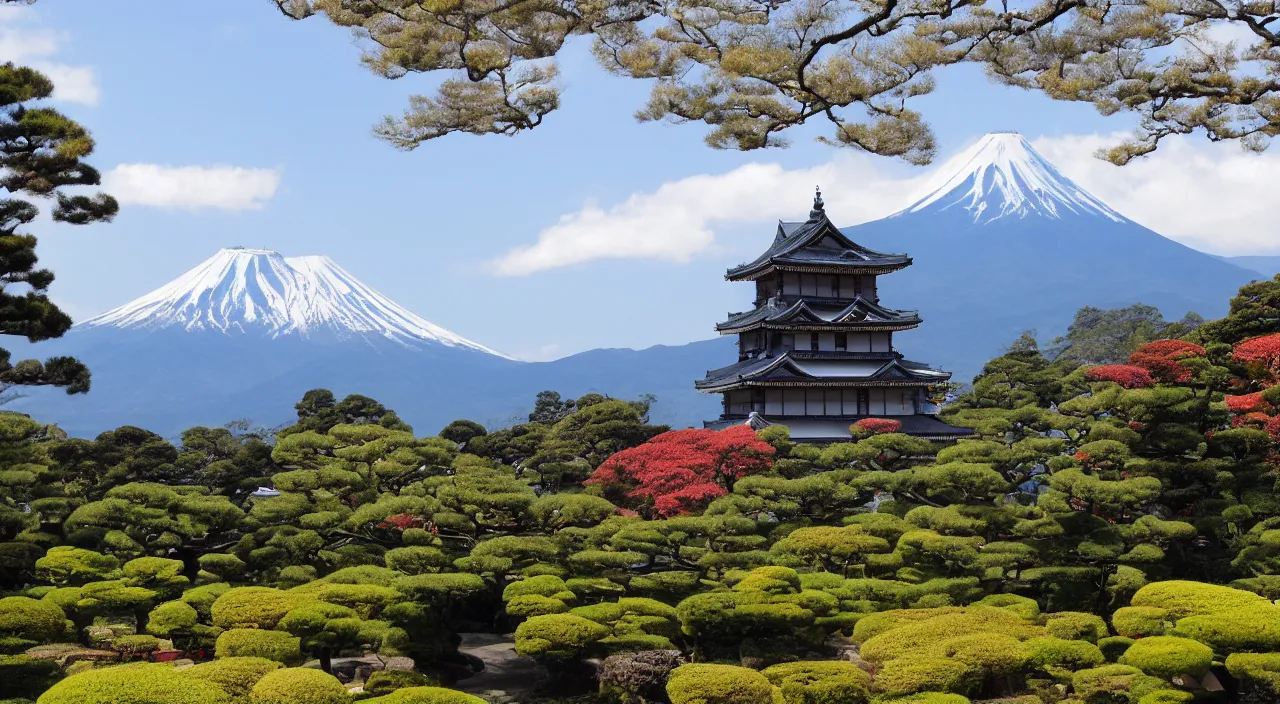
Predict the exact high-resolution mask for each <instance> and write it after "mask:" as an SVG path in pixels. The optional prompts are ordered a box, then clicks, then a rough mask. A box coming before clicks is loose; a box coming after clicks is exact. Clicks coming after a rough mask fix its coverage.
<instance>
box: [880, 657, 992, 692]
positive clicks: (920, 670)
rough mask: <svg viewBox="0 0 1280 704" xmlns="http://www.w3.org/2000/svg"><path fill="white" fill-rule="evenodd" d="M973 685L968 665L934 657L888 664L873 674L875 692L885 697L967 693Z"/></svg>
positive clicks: (893, 661)
mask: <svg viewBox="0 0 1280 704" xmlns="http://www.w3.org/2000/svg"><path fill="white" fill-rule="evenodd" d="M974 684H976V683H975V682H974V680H973V675H972V673H970V671H969V667H968V665H965V664H964V663H962V662H960V661H959V660H952V659H951V658H942V657H937V656H916V655H913V656H910V657H904V658H899V659H897V660H890V661H889V662H886V663H885V664H884V665H883V666H881V667H880V670H879V671H878V672H876V677H875V688H876V689H877V690H879V691H881V692H884V693H885V694H888V695H901V694H915V693H917V692H957V691H960V692H967V691H969V689H971V688H972V687H973V686H974Z"/></svg>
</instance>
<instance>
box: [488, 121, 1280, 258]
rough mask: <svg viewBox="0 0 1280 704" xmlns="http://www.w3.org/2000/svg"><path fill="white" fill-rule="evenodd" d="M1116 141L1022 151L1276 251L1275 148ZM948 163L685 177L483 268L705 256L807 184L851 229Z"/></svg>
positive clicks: (579, 215) (789, 201)
mask: <svg viewBox="0 0 1280 704" xmlns="http://www.w3.org/2000/svg"><path fill="white" fill-rule="evenodd" d="M1125 136H1126V135H1124V134H1112V135H1064V136H1057V137H1048V138H1040V139H1036V140H1033V144H1034V146H1035V147H1036V148H1037V149H1038V150H1040V151H1041V152H1042V153H1043V154H1044V155H1045V156H1046V157H1047V158H1048V159H1049V160H1050V161H1052V162H1053V163H1054V164H1056V165H1057V166H1058V168H1059V169H1060V170H1061V171H1062V172H1063V173H1064V174H1065V175H1066V176H1068V177H1069V178H1072V179H1074V180H1076V181H1077V182H1078V183H1079V184H1080V185H1081V186H1083V187H1084V188H1085V189H1086V190H1089V191H1090V192H1092V193H1093V194H1094V195H1095V196H1097V197H1099V198H1101V199H1102V200H1104V201H1106V202H1107V203H1108V204H1109V205H1111V206H1112V207H1113V208H1115V209H1116V210H1118V211H1120V212H1121V213H1123V214H1124V215H1125V216H1127V217H1129V218H1131V219H1133V220H1135V221H1137V222H1140V223H1142V224H1144V225H1146V226H1148V227H1150V228H1151V229H1153V230H1155V231H1156V232H1159V233H1161V234H1163V235H1165V236H1167V237H1170V238H1172V239H1175V240H1178V241H1181V242H1183V243H1185V244H1188V245H1190V246H1193V247H1196V248H1198V249H1204V250H1207V251H1212V252H1215V253H1220V254H1248V253H1268V252H1280V238H1277V237H1276V233H1275V229H1274V226H1273V225H1272V223H1273V222H1274V221H1273V217H1272V216H1273V213H1272V212H1271V211H1272V210H1273V208H1274V206H1273V203H1274V184H1275V183H1277V182H1280V149H1278V150H1277V152H1275V153H1270V152H1268V153H1266V154H1262V155H1257V154H1252V153H1247V152H1244V151H1243V150H1241V149H1240V147H1239V146H1238V145H1236V144H1230V143H1222V144H1212V143H1209V142H1206V141H1205V140H1204V139H1203V138H1199V137H1195V138H1191V139H1183V138H1171V139H1169V140H1166V141H1165V142H1163V143H1162V144H1161V147H1160V150H1159V151H1157V152H1156V153H1155V154H1154V155H1152V156H1149V157H1147V158H1145V159H1139V160H1137V161H1134V162H1133V163H1131V164H1129V165H1128V166H1125V167H1118V166H1114V165H1112V164H1109V163H1107V162H1103V161H1101V160H1099V159H1098V158H1096V157H1095V156H1094V152H1095V151H1096V150H1097V149H1098V148H1100V147H1103V146H1109V145H1114V144H1116V143H1117V142H1118V141H1120V140H1121V139H1123V138H1124V137H1125ZM960 151H963V149H958V150H956V152H957V153H958V152H960ZM954 158H955V157H952V159H954ZM959 166H960V165H959V164H955V163H954V162H953V161H951V160H944V161H942V162H941V163H939V164H938V165H937V166H936V167H935V168H933V169H932V170H930V171H929V172H925V173H922V174H919V175H915V176H912V177H909V178H903V177H901V176H895V175H892V174H891V173H890V169H889V162H888V160H885V159H880V158H877V157H870V156H867V155H865V154H861V153H850V152H837V153H836V154H835V155H834V156H833V158H832V159H831V160H830V161H828V162H827V163H824V164H820V165H818V166H814V167H811V168H807V169H792V170H787V169H784V168H782V167H781V166H780V165H778V164H767V163H753V164H748V165H746V166H741V167H739V168H737V169H734V170H732V171H729V172H727V173H723V174H703V175H698V176H691V177H688V178H684V179H681V180H679V181H672V182H668V183H665V184H663V185H662V186H660V187H659V188H658V189H657V190H655V191H652V192H647V193H634V194H632V195H631V196H630V197H629V198H627V199H626V200H625V201H624V202H622V203H619V204H617V205H613V206H609V207H600V206H599V205H597V204H595V203H587V204H586V205H584V207H583V208H582V209H581V210H579V211H577V212H575V213H569V214H567V215H564V216H562V217H561V218H560V221H559V222H557V223H556V224H554V225H552V226H550V227H547V228H545V229H543V230H542V232H541V233H539V236H538V240H537V241H536V242H534V243H532V244H530V245H526V246H523V247H517V248H515V249H513V250H511V251H509V252H507V253H506V254H504V255H502V256H501V257H499V258H497V259H496V260H494V261H493V262H491V265H492V269H493V271H494V273H496V274H497V275H499V276H522V275H527V274H532V273H536V272H539V271H546V270H549V269H555V268H558V267H564V266H570V265H574V264H583V263H586V262H590V261H595V260H600V259H613V258H625V259H654V260H661V261H669V262H674V263H685V262H688V261H689V260H691V259H692V258H694V257H697V256H699V255H706V254H708V253H710V252H713V251H714V250H715V247H716V230H717V229H718V228H720V229H723V228H726V227H729V226H735V225H744V224H749V225H755V224H760V225H762V226H768V225H769V224H771V221H774V220H777V219H789V220H790V219H798V218H803V217H804V216H805V214H806V212H805V211H806V208H805V205H806V204H807V203H808V202H809V198H810V197H811V194H812V192H813V187H814V185H815V184H816V185H822V186H823V199H824V200H825V201H826V203H827V212H829V213H832V214H833V216H834V217H836V218H838V219H839V222H840V224H841V225H856V224H859V223H862V222H866V221H869V220H874V219H877V218H880V217H884V216H886V215H890V214H892V213H894V212H897V211H898V210H900V209H902V208H904V207H906V206H907V205H909V204H910V203H912V202H914V201H915V200H916V199H917V198H918V197H920V196H921V195H923V194H924V193H927V192H928V191H929V190H930V189H931V187H932V186H934V185H935V184H937V183H938V182H939V181H940V180H945V178H946V177H947V176H949V175H950V174H951V173H952V172H953V171H954V170H955V169H956V168H959Z"/></svg>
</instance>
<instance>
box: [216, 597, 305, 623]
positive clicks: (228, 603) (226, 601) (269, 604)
mask: <svg viewBox="0 0 1280 704" xmlns="http://www.w3.org/2000/svg"><path fill="white" fill-rule="evenodd" d="M296 601H297V597H295V596H293V595H290V594H288V593H286V592H283V591H280V590H279V589H272V588H270V587H236V588H234V589H230V590H228V591H227V592H225V593H223V594H222V596H219V597H218V598H217V600H216V601H214V602H213V606H212V607H211V608H210V615H211V617H212V618H213V625H215V626H217V627H219V628H264V629H270V628H275V627H276V624H277V623H279V622H280V619H282V618H284V615H285V614H287V613H289V609H291V608H293V607H294V604H295V603H296Z"/></svg>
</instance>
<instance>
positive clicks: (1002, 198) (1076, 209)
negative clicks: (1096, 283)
mask: <svg viewBox="0 0 1280 704" xmlns="http://www.w3.org/2000/svg"><path fill="white" fill-rule="evenodd" d="M956 209H963V210H965V211H967V212H968V213H969V215H970V216H971V217H972V219H973V222H975V223H977V224H984V223H989V222H992V221H994V220H999V219H1001V218H1015V219H1017V218H1025V217H1027V216H1030V215H1039V216H1041V217H1048V218H1061V217H1064V216H1068V215H1088V216H1095V217H1103V218H1106V219H1108V220H1112V221H1114V222H1127V220H1126V219H1125V217H1124V216H1123V215H1121V214H1120V213H1117V212H1116V211H1114V210H1112V209H1111V208H1110V207H1109V206H1107V204H1106V203H1103V202H1102V201H1101V200H1099V199H1097V198H1095V197H1094V196H1093V195H1091V194H1090V193H1089V192H1088V191H1086V190H1084V189H1083V188H1081V187H1080V186H1079V185H1078V184H1076V183H1075V182H1074V181H1072V180H1071V179H1069V178H1067V177H1066V176H1063V175H1062V173H1061V172H1059V171H1058V169H1057V168H1055V167H1054V165H1053V164H1051V163H1049V161H1048V160H1047V159H1045V158H1044V157H1043V156H1041V155H1040V153H1039V152H1037V151H1036V150H1035V148H1034V147H1032V146H1031V143H1030V142H1028V141H1027V140H1026V139H1025V138H1024V137H1023V136H1022V135H1020V134H1017V133H1014V132H993V133H991V134H988V135H986V136H984V137H983V138H982V139H980V140H978V143H977V144H975V145H973V146H972V147H970V148H969V149H966V150H965V151H964V152H962V153H961V154H959V155H957V156H956V157H954V158H952V159H950V160H949V161H947V162H946V163H945V164H943V165H942V166H941V167H940V168H939V169H938V172H937V175H936V176H935V177H934V179H933V180H932V182H931V183H930V184H929V187H928V189H927V191H926V195H925V196H924V197H922V198H920V199H919V200H918V201H916V202H915V204H914V205H911V206H910V207H908V208H907V209H905V210H903V211H901V212H899V213H897V214H896V215H905V214H907V213H919V212H926V211H927V212H943V211H951V210H956Z"/></svg>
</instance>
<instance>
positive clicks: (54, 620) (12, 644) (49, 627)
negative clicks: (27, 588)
mask: <svg viewBox="0 0 1280 704" xmlns="http://www.w3.org/2000/svg"><path fill="white" fill-rule="evenodd" d="M66 630H67V616H66V614H64V613H63V612H62V609H60V608H58V607H57V605H56V604H54V603H53V602H52V601H45V600H36V599H32V598H30V597H25V596H7V597H5V598H3V599H0V653H6V652H7V653H9V654H14V653H19V652H22V651H23V650H26V649H27V648H30V647H31V646H33V645H40V644H42V643H52V642H54V641H56V640H58V638H59V637H61V636H62V634H63V633H64V632H65V631H66Z"/></svg>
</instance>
